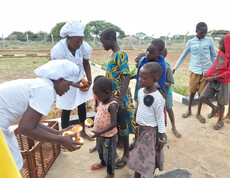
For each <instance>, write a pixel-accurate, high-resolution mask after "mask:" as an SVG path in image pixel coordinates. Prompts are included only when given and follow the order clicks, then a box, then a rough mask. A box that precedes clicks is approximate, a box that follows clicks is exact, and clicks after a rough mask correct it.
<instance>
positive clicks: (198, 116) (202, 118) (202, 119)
mask: <svg viewBox="0 0 230 178" xmlns="http://www.w3.org/2000/svg"><path fill="white" fill-rule="evenodd" d="M196 118H197V119H198V120H199V121H200V122H201V123H203V124H204V123H205V122H206V119H205V118H204V117H203V116H201V115H196Z"/></svg>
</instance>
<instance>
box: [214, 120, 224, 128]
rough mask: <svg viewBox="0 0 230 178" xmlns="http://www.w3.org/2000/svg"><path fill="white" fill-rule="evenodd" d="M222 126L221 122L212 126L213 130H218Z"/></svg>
mask: <svg viewBox="0 0 230 178" xmlns="http://www.w3.org/2000/svg"><path fill="white" fill-rule="evenodd" d="M223 126H224V123H223V122H219V121H218V122H217V123H216V125H214V126H213V129H214V130H220V129H221V128H222V127H223Z"/></svg>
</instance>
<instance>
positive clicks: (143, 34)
mask: <svg viewBox="0 0 230 178" xmlns="http://www.w3.org/2000/svg"><path fill="white" fill-rule="evenodd" d="M135 36H136V37H137V38H138V39H144V38H145V37H146V34H145V33H143V32H139V33H136V34H135Z"/></svg>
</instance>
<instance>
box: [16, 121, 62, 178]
mask: <svg viewBox="0 0 230 178" xmlns="http://www.w3.org/2000/svg"><path fill="white" fill-rule="evenodd" d="M44 123H48V126H49V127H51V128H54V129H57V130H58V122H56V121H44ZM15 135H16V137H17V140H18V144H19V148H20V150H21V154H22V157H23V168H22V173H23V177H30V178H37V177H39V178H40V177H44V176H45V175H46V173H47V172H48V170H49V169H50V167H51V166H52V164H53V162H54V161H55V159H56V158H57V156H58V155H59V153H60V150H61V149H60V145H57V144H53V143H41V142H38V141H34V140H32V139H30V138H28V137H26V136H24V135H21V134H19V133H18V129H16V130H15Z"/></svg>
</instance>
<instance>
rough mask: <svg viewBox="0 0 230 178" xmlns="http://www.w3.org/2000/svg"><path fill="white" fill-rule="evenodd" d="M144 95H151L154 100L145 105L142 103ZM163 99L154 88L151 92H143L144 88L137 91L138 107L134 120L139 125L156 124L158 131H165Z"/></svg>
mask: <svg viewBox="0 0 230 178" xmlns="http://www.w3.org/2000/svg"><path fill="white" fill-rule="evenodd" d="M146 95H151V96H153V98H154V101H153V103H152V105H151V106H149V107H148V106H146V105H145V104H144V97H145V96H146ZM164 107H165V99H164V98H163V97H162V95H161V94H160V92H159V91H158V90H156V91H155V92H153V93H149V94H145V93H144V88H141V89H140V90H139V91H138V108H137V115H136V122H137V124H139V125H141V126H150V127H156V126H158V132H159V133H165V131H166V129H165V113H164Z"/></svg>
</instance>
